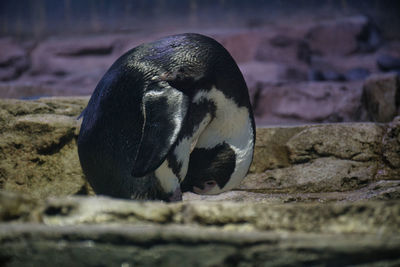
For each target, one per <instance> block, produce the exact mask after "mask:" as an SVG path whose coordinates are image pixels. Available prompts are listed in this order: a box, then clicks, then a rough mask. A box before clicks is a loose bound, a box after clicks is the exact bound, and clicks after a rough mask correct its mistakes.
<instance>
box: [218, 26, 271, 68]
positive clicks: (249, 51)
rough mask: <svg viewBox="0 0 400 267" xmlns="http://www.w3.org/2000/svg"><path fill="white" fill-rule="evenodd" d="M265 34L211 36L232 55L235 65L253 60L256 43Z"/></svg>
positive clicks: (237, 33) (246, 32)
mask: <svg viewBox="0 0 400 267" xmlns="http://www.w3.org/2000/svg"><path fill="white" fill-rule="evenodd" d="M263 34H265V33H264V32H260V31H254V32H251V31H243V32H234V33H225V34H218V33H217V34H212V37H213V38H215V39H216V40H217V41H218V42H220V43H221V44H222V45H223V46H224V47H225V48H226V50H228V51H229V53H230V54H231V55H232V57H233V58H234V59H235V61H236V62H237V63H243V62H248V61H252V60H254V56H255V53H256V49H257V46H258V43H259V42H260V39H261V36H262V35H263Z"/></svg>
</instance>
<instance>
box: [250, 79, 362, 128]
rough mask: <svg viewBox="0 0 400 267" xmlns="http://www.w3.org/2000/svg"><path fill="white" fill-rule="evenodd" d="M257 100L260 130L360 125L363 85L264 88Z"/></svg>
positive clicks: (303, 84)
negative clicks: (270, 126)
mask: <svg viewBox="0 0 400 267" xmlns="http://www.w3.org/2000/svg"><path fill="white" fill-rule="evenodd" d="M256 94H257V98H256V99H254V100H255V101H254V103H253V108H254V113H255V116H256V122H257V125H258V126H261V125H268V124H297V123H319V122H342V121H360V120H363V118H364V116H365V114H364V113H363V110H362V107H361V96H362V84H361V83H360V82H348V83H340V82H302V83H286V84H263V85H262V89H260V90H259V91H258V92H257V93H256Z"/></svg>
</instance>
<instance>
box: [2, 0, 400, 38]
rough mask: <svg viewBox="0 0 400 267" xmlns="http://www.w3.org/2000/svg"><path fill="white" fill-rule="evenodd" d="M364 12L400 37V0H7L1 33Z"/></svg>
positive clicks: (242, 21)
mask: <svg viewBox="0 0 400 267" xmlns="http://www.w3.org/2000/svg"><path fill="white" fill-rule="evenodd" d="M360 13H362V14H365V15H368V16H370V17H371V18H373V19H374V21H375V22H376V23H378V24H379V25H382V28H383V29H384V32H385V34H386V35H387V36H388V37H395V36H396V37H398V34H399V30H398V29H399V27H400V15H399V14H400V1H395V0H325V1H324V0H297V1H296V0H285V1H284V0H252V1H242V0H214V1H213V0H187V1H182V0H134V1H129V0H86V1H82V0H2V1H0V34H1V35H3V36H4V35H13V36H21V37H22V36H30V37H31V36H34V37H42V36H45V35H49V34H59V35H60V34H61V35H63V34H76V33H100V32H103V33H104V32H116V31H117V32H126V31H137V30H140V29H147V28H152V29H158V30H160V29H161V30H162V29H163V28H168V27H171V26H178V27H183V25H184V27H210V26H212V27H214V26H231V27H235V26H241V25H245V26H250V27H251V26H253V27H255V26H259V25H260V24H265V23H274V20H276V19H282V18H283V19H285V18H286V19H296V18H297V19H301V18H302V17H313V18H315V19H323V18H325V19H326V18H329V17H336V16H338V15H351V14H360Z"/></svg>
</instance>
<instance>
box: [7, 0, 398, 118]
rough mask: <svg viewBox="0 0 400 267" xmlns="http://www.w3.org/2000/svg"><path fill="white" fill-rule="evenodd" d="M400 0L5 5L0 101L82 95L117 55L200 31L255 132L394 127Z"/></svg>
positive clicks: (107, 0)
mask: <svg viewBox="0 0 400 267" xmlns="http://www.w3.org/2000/svg"><path fill="white" fill-rule="evenodd" d="M399 14H400V1H394V0H393V1H391V0H386V1H380V0H326V1H321V0H297V1H294V0H292V1H290V0H286V1H283V0H269V1H265V0H264V1H262V0H253V1H240V0H214V1H211V0H187V1H180V0H136V1H134V0H133V1H128V0H87V1H80V0H18V1H15V0H2V1H0V97H1V98H20V99H35V98H38V97H43V96H75V95H90V94H91V93H92V91H93V90H94V88H95V86H96V84H97V82H98V81H99V79H100V78H101V77H102V75H103V74H104V73H105V71H106V70H107V68H108V67H109V66H110V65H111V64H112V63H113V62H114V61H115V60H116V59H117V58H118V57H119V56H120V55H122V54H123V53H124V52H126V51H127V50H129V49H130V48H133V47H134V46H136V45H139V44H141V43H143V42H149V41H153V40H155V39H157V38H160V37H162V36H165V35H169V34H175V33H182V32H198V33H202V34H206V35H209V36H211V37H213V38H215V39H216V40H218V41H219V42H221V43H222V44H223V45H224V46H225V47H226V48H227V49H228V50H229V52H230V53H231V54H232V56H233V57H234V58H235V60H236V61H237V63H238V65H239V67H240V68H241V70H242V72H243V74H244V77H245V79H246V82H247V85H248V87H249V92H250V96H251V100H252V103H253V108H254V111H255V115H256V120H257V124H258V125H259V126H262V125H272V124H299V123H320V122H343V121H381V122H386V121H391V120H392V119H393V118H394V117H395V116H396V115H398V112H399V103H400V93H399V91H400V89H399V88H400V82H399V76H398V75H399V74H400V15H399Z"/></svg>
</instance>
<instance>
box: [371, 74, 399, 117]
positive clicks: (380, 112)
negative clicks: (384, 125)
mask: <svg viewBox="0 0 400 267" xmlns="http://www.w3.org/2000/svg"><path fill="white" fill-rule="evenodd" d="M363 101H364V105H365V107H366V110H367V111H368V116H369V118H370V119H371V120H372V121H377V122H389V121H391V120H392V119H393V118H394V117H395V116H396V115H398V114H399V111H398V108H399V102H400V80H399V76H398V75H397V74H395V73H388V74H379V75H378V74H377V75H373V76H371V77H370V78H368V79H367V80H366V81H365V84H364V87H363Z"/></svg>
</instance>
